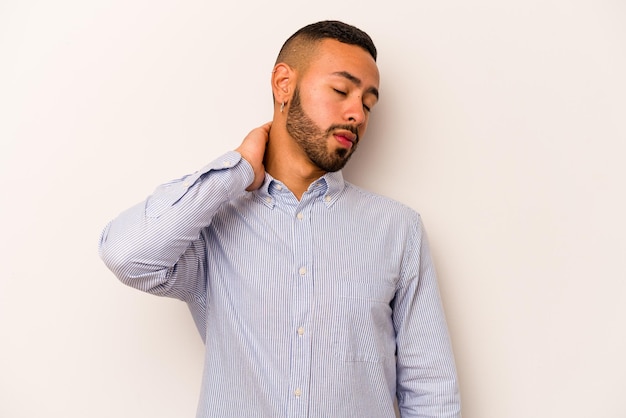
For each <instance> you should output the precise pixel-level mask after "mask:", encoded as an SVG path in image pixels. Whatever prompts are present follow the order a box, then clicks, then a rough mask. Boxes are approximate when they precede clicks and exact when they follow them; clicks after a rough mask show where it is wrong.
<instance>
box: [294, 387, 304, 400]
mask: <svg viewBox="0 0 626 418" xmlns="http://www.w3.org/2000/svg"><path fill="white" fill-rule="evenodd" d="M293 394H294V395H296V398H299V397H300V396H302V391H301V390H300V388H297V389H296V390H294V391H293Z"/></svg>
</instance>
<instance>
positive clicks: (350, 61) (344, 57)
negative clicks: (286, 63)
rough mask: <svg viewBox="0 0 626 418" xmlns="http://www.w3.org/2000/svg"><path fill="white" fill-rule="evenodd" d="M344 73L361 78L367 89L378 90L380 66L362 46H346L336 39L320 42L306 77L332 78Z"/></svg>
mask: <svg viewBox="0 0 626 418" xmlns="http://www.w3.org/2000/svg"><path fill="white" fill-rule="evenodd" d="M342 72H344V73H350V74H352V75H354V76H355V77H357V78H359V79H360V80H361V81H362V83H363V86H364V87H365V88H368V87H375V88H376V89H378V85H379V82H380V75H379V73H378V66H377V65H376V61H374V58H372V56H371V55H370V54H369V52H367V51H366V50H364V49H363V48H361V47H360V46H357V45H349V44H344V43H341V42H339V41H336V40H334V39H324V40H322V41H320V42H319V44H318V45H317V46H316V47H315V52H314V53H313V54H312V57H311V61H310V62H309V65H308V67H307V70H306V76H311V77H332V76H333V75H334V74H338V73H342Z"/></svg>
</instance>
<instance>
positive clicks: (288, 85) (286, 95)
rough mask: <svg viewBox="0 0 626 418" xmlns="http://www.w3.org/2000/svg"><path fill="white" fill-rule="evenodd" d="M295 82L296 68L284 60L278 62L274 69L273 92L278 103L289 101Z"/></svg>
mask: <svg viewBox="0 0 626 418" xmlns="http://www.w3.org/2000/svg"><path fill="white" fill-rule="evenodd" d="M295 83H296V72H295V70H294V69H293V68H291V67H290V66H289V65H287V64H285V63H284V62H281V63H278V64H276V66H275V67H274V71H272V93H273V94H274V99H275V100H276V102H277V103H282V102H289V100H290V99H291V94H292V92H293V88H294V86H295Z"/></svg>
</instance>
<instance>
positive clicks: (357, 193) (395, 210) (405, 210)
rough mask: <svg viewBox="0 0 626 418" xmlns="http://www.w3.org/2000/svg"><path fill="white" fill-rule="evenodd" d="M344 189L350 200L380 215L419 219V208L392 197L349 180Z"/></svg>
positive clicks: (410, 219) (411, 219)
mask: <svg viewBox="0 0 626 418" xmlns="http://www.w3.org/2000/svg"><path fill="white" fill-rule="evenodd" d="M344 191H345V193H346V197H347V198H348V200H349V201H350V202H352V203H353V204H355V205H358V206H364V207H367V208H368V209H369V210H370V211H373V212H375V213H377V214H378V215H379V216H384V217H390V216H391V217H399V218H402V219H406V220H408V221H419V218H420V215H419V212H418V211H417V210H415V209H413V208H412V207H410V206H408V205H406V204H405V203H402V202H400V201H398V200H395V199H392V198H391V197H388V196H385V195H382V194H379V193H375V192H372V191H370V190H366V189H364V188H362V187H359V186H357V185H354V184H352V183H349V182H346V183H345V190H344Z"/></svg>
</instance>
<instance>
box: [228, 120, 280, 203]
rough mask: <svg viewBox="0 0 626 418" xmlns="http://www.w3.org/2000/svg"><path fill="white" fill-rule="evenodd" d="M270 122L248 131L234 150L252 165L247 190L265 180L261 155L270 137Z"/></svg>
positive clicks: (256, 186)
mask: <svg viewBox="0 0 626 418" xmlns="http://www.w3.org/2000/svg"><path fill="white" fill-rule="evenodd" d="M271 127H272V122H267V123H266V124H264V125H261V126H259V127H258V128H255V129H253V130H252V131H250V133H249V134H248V135H246V137H245V138H244V140H243V142H242V143H241V145H239V147H238V148H237V149H236V150H235V151H237V152H238V153H240V154H241V156H242V157H243V158H244V159H245V160H246V161H247V162H248V163H250V165H251V166H252V169H253V170H254V180H253V181H252V183H251V184H250V185H249V186H248V187H247V188H246V190H247V191H251V190H256V189H258V188H259V187H261V185H262V184H263V181H264V180H265V166H264V165H263V156H264V155H265V147H266V146H267V141H268V140H269V137H270V128H271Z"/></svg>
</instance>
